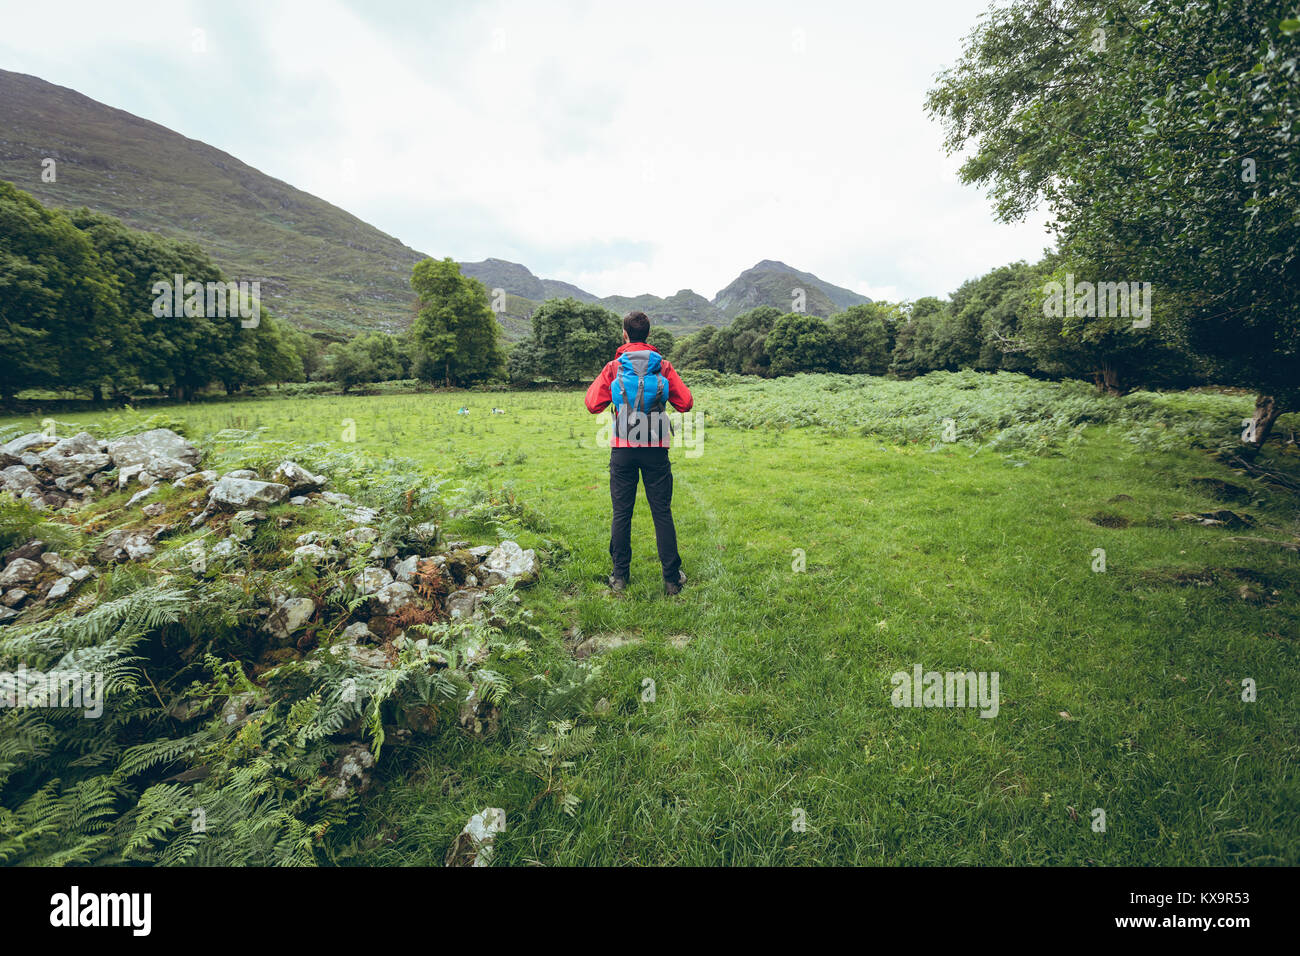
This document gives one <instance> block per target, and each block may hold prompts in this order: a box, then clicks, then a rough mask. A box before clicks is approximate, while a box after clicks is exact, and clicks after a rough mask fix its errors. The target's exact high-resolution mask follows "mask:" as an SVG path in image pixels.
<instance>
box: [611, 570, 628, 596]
mask: <svg viewBox="0 0 1300 956" xmlns="http://www.w3.org/2000/svg"><path fill="white" fill-rule="evenodd" d="M609 589H610V590H611V591H613V592H614V593H615V594H622V593H623V592H624V591H626V590H627V578H620V577H619V576H618V575H616V574H611V575H610V576H609Z"/></svg>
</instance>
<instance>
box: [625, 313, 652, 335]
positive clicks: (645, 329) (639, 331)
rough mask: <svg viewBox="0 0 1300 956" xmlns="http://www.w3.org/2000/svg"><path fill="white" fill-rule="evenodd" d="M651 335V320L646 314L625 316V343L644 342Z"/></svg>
mask: <svg viewBox="0 0 1300 956" xmlns="http://www.w3.org/2000/svg"><path fill="white" fill-rule="evenodd" d="M649 335H650V318H649V316H647V315H646V314H645V313H644V312H629V313H628V314H627V315H625V316H623V341H624V342H644V341H645V340H646V339H647V338H648V337H649Z"/></svg>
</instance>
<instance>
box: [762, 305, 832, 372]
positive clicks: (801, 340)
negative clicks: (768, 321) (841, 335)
mask: <svg viewBox="0 0 1300 956" xmlns="http://www.w3.org/2000/svg"><path fill="white" fill-rule="evenodd" d="M832 340H833V336H832V334H831V330H830V327H829V326H828V325H827V324H826V320H825V319H820V318H818V317H817V316H815V315H805V314H804V313H802V312H790V313H787V314H786V315H783V316H781V318H779V319H777V320H776V324H775V325H773V326H772V331H771V332H769V333H768V334H767V339H766V342H765V343H764V347H765V348H766V350H767V354H768V356H769V359H770V363H769V365H768V370H769V372H770V373H771V374H772V375H793V374H795V373H796V372H829V371H830V363H831V342H832Z"/></svg>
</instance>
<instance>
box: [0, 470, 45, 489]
mask: <svg viewBox="0 0 1300 956" xmlns="http://www.w3.org/2000/svg"><path fill="white" fill-rule="evenodd" d="M40 487H41V483H40V482H39V481H38V480H37V479H36V476H35V475H33V474H32V473H31V472H30V471H28V470H27V467H26V466H25V465H10V466H9V467H8V468H5V469H4V470H3V471H0V491H11V492H13V493H14V494H15V495H21V494H23V493H24V492H27V491H39V490H40Z"/></svg>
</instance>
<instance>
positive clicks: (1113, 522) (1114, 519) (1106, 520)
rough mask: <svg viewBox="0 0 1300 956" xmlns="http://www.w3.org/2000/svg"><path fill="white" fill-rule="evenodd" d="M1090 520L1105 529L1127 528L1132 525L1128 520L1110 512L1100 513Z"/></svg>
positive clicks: (1092, 516)
mask: <svg viewBox="0 0 1300 956" xmlns="http://www.w3.org/2000/svg"><path fill="white" fill-rule="evenodd" d="M1088 520H1089V521H1091V522H1092V523H1093V524H1095V525H1099V526H1101V527H1103V528H1127V527H1128V526H1129V524H1130V522H1129V520H1128V518H1125V517H1124V516H1123V515H1117V514H1115V513H1113V512H1110V511H1098V512H1097V513H1096V514H1095V515H1091V516H1090V517H1089V518H1088Z"/></svg>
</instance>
